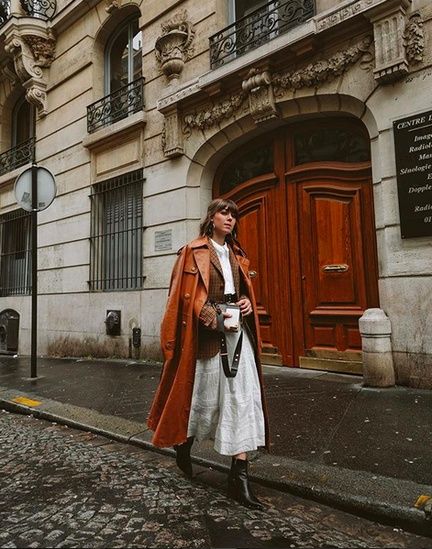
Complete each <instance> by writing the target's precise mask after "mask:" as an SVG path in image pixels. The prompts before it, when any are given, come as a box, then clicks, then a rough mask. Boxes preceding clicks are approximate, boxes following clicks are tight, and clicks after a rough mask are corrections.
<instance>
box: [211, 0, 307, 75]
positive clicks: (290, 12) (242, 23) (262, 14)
mask: <svg viewBox="0 0 432 549" xmlns="http://www.w3.org/2000/svg"><path fill="white" fill-rule="evenodd" d="M315 13H316V10H315V1H314V0H285V1H283V0H272V1H271V2H268V3H267V4H265V5H264V6H261V7H259V8H258V9H256V10H255V11H253V12H252V13H250V14H249V15H247V16H245V17H242V18H241V19H238V20H237V21H236V22H235V23H233V24H231V25H229V26H228V27H226V28H225V29H223V30H221V31H219V32H217V33H216V34H214V35H213V36H211V37H210V39H209V40H210V67H211V68H212V69H215V68H217V67H220V66H222V65H224V64H225V63H227V62H229V61H231V60H233V59H235V58H236V57H239V56H240V55H243V54H245V53H247V52H248V51H250V50H252V49H254V48H257V47H258V46H261V45H262V44H264V43H266V42H268V41H269V40H272V39H274V38H276V37H277V36H279V35H281V34H283V33H284V32H287V31H288V30H289V29H291V28H293V27H295V26H297V25H300V24H301V23H304V22H305V21H307V19H310V18H311V17H313V16H314V15H315Z"/></svg>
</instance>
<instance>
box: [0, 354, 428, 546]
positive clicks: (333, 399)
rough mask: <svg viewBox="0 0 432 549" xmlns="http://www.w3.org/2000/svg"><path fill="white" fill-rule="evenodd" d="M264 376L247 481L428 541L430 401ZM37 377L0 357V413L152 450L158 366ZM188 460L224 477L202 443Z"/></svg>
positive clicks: (306, 375)
mask: <svg viewBox="0 0 432 549" xmlns="http://www.w3.org/2000/svg"><path fill="white" fill-rule="evenodd" d="M264 372H265V383H266V394H267V399H268V405H269V415H270V428H271V440H272V454H265V453H261V452H258V453H256V455H254V456H252V460H251V468H250V469H251V475H252V479H253V480H255V481H257V482H261V483H263V484H266V485H270V486H272V487H276V488H278V489H280V490H286V491H289V492H292V493H295V494H298V495H301V496H303V497H307V498H312V499H317V500H320V501H323V502H325V503H328V504H330V505H333V506H336V507H341V508H343V509H344V510H347V511H353V512H354V513H356V514H361V515H364V516H367V517H369V518H375V519H377V520H381V521H384V522H389V523H391V524H394V525H395V526H398V527H405V528H407V529H410V530H413V531H415V532H418V533H421V534H423V535H425V534H426V535H430V536H432V514H431V512H430V508H429V507H428V505H426V507H421V506H420V507H415V503H416V502H417V500H418V498H419V497H420V496H427V497H431V498H432V391H423V390H415V389H407V388H403V387H396V388H392V389H382V390H378V389H369V388H365V387H363V386H362V379H361V377H358V376H350V375H341V374H332V373H326V372H318V371H312V370H300V369H289V368H276V367H271V366H268V367H265V368H264ZM38 375H39V377H38V378H37V379H36V380H30V379H29V376H30V359H29V358H28V357H24V358H13V357H9V356H2V355H0V408H4V409H8V410H11V411H18V412H21V413H26V414H33V415H35V416H37V417H42V418H45V419H48V420H51V421H56V422H59V423H65V424H68V425H71V426H74V427H79V428H83V429H85V430H88V431H93V432H97V433H99V434H103V435H106V436H108V437H111V438H114V439H116V440H120V441H125V442H130V443H133V444H138V445H141V446H144V447H147V448H151V449H152V450H155V448H154V447H153V446H151V444H150V438H151V433H150V432H149V431H148V430H147V428H146V425H145V420H146V417H147V412H148V409H149V406H150V402H151V400H152V395H153V393H154V390H155V388H156V385H157V383H158V381H159V375H160V365H158V364H155V363H150V362H146V361H140V362H134V361H132V360H76V359H47V358H40V359H39V360H38ZM157 451H160V450H157ZM163 453H171V454H173V451H172V450H169V449H168V450H166V451H163ZM193 456H194V461H195V462H196V463H200V464H202V465H207V466H211V467H213V468H215V469H218V470H221V471H225V470H228V468H229V464H230V460H229V458H226V457H222V456H219V455H218V454H216V453H215V452H214V451H213V450H212V446H211V444H209V443H206V444H201V445H197V444H195V445H194V447H193ZM424 499H425V500H426V499H427V498H424ZM431 502H432V500H431V501H429V503H431Z"/></svg>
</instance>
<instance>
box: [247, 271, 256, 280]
mask: <svg viewBox="0 0 432 549" xmlns="http://www.w3.org/2000/svg"><path fill="white" fill-rule="evenodd" d="M257 274H258V273H257V272H256V271H249V276H250V277H251V278H255V277H256V276H257Z"/></svg>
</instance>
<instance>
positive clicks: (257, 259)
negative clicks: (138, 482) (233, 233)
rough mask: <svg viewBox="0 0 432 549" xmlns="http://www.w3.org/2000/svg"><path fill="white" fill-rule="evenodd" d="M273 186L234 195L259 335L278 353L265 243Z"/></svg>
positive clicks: (271, 274) (267, 348)
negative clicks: (255, 304)
mask: <svg viewBox="0 0 432 549" xmlns="http://www.w3.org/2000/svg"><path fill="white" fill-rule="evenodd" d="M271 194H272V189H268V190H264V191H258V192H254V193H252V194H251V195H249V196H248V197H247V198H243V199H241V198H239V199H237V204H238V206H239V209H240V234H241V243H242V246H243V248H244V249H245V251H246V252H247V255H248V258H249V259H250V272H252V271H253V272H254V273H253V274H254V276H253V278H252V284H253V287H254V291H255V297H256V301H257V308H258V317H259V322H260V328H261V339H262V342H263V350H264V352H267V353H270V354H277V353H278V349H277V341H278V340H279V339H280V338H279V337H278V334H277V333H275V328H276V326H275V324H274V323H273V322H272V314H271V313H272V310H274V308H273V307H272V291H271V288H272V287H273V282H274V280H273V279H274V276H275V271H274V269H273V268H272V265H271V261H272V256H271V253H269V249H268V247H267V246H265V245H264V246H262V245H261V243H270V242H271V235H270V231H269V229H270V230H271V228H269V226H268V217H269V202H271V198H270V196H271Z"/></svg>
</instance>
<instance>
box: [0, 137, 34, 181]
mask: <svg viewBox="0 0 432 549" xmlns="http://www.w3.org/2000/svg"><path fill="white" fill-rule="evenodd" d="M34 150H35V139H34V137H32V138H31V139H28V140H27V141H24V142H23V143H20V144H19V145H16V147H12V149H9V150H8V151H5V152H4V153H2V154H0V175H3V174H5V173H9V172H11V171H12V170H15V169H16V168H19V167H20V166H24V164H28V163H30V162H33V160H34Z"/></svg>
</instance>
